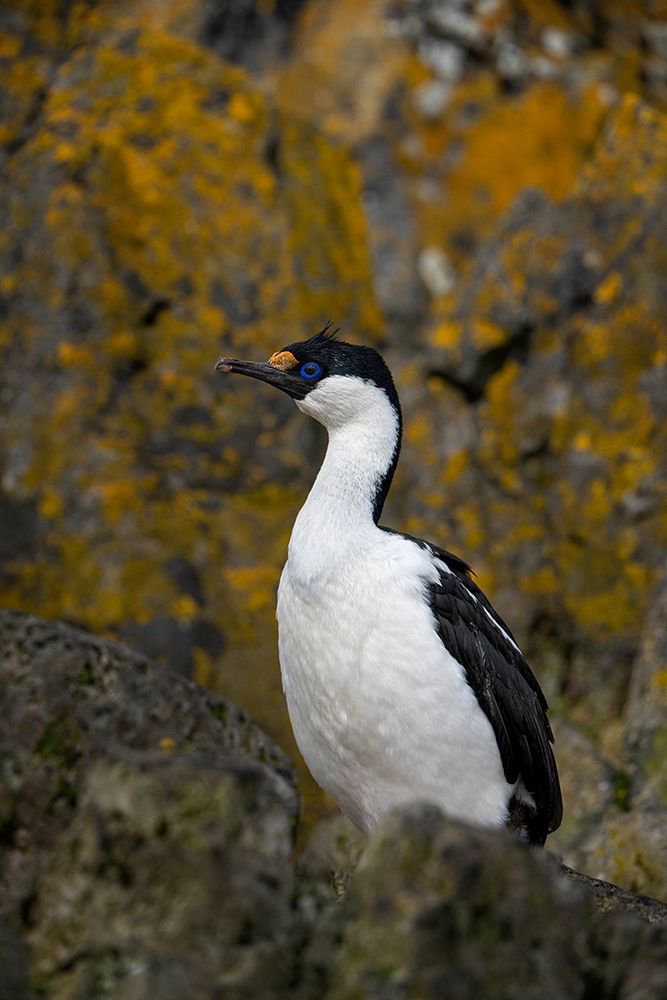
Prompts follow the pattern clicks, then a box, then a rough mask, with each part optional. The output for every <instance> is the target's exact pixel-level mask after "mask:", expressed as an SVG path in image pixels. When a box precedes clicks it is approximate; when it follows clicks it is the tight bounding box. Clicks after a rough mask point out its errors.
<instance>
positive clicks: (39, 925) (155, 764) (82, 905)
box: [30, 752, 294, 1000]
mask: <svg viewBox="0 0 667 1000" xmlns="http://www.w3.org/2000/svg"><path fill="white" fill-rule="evenodd" d="M293 818H294V816H293V798H292V792H291V788H290V787H289V786H288V785H287V783H286V782H285V781H283V780H282V779H281V778H279V777H278V776H277V775H276V774H275V773H272V772H271V771H270V770H269V769H268V768H266V767H263V766H261V765H259V764H257V763H255V762H252V761H245V762H241V761H239V760H238V759H233V760H227V761H225V760H224V759H222V757H221V755H218V756H217V758H216V757H215V756H214V755H212V754H210V753H208V754H207V753H202V752H200V753H195V752H190V753H177V754H174V755H173V756H171V757H160V756H159V755H156V754H150V753H146V752H143V753H141V752H133V753H129V752H124V753H122V754H119V755H118V756H117V758H116V759H113V758H110V759H108V760H105V761H100V762H98V763H97V764H95V765H93V766H92V767H91V768H90V770H89V772H88V775H87V777H86V780H85V783H84V787H83V789H82V794H81V803H80V806H79V808H78V810H77V814H76V818H75V819H74V821H73V823H72V824H71V826H70V827H69V828H68V829H67V830H64V831H63V832H62V834H61V836H60V837H59V838H58V841H57V843H56V844H55V847H54V850H53V853H52V855H51V860H50V865H49V871H48V872H47V873H46V874H45V875H44V877H43V878H42V880H41V883H40V888H39V894H38V900H37V903H36V905H35V906H34V907H33V910H32V912H31V924H32V928H31V932H30V944H31V947H32V953H33V956H34V961H33V981H34V983H35V986H36V988H37V990H38V992H39V990H40V988H41V989H45V990H47V991H48V996H49V997H52V998H53V1000H60V998H63V1000H64V998H66V997H67V998H69V997H72V996H80V997H87V998H93V997H97V996H108V995H111V996H118V997H123V998H129V997H132V998H137V1000H138V998H145V1000H149V998H151V997H156V996H160V997H164V998H165V1000H167V998H168V1000H180V998H182V997H184V996H187V997H188V998H193V1000H194V998H196V1000H199V998H201V1000H210V997H211V996H214V995H215V996H223V995H224V996H225V997H230V998H236V997H248V996H266V997H274V996H276V995H277V994H278V992H279V991H280V992H281V995H283V994H282V990H283V989H284V988H285V987H286V986H287V985H288V984H289V982H290V978H291V975H292V968H291V964H292V956H291V940H290V930H291V907H292V894H293V876H292V868H291V863H290V857H291V851H292V825H293Z"/></svg>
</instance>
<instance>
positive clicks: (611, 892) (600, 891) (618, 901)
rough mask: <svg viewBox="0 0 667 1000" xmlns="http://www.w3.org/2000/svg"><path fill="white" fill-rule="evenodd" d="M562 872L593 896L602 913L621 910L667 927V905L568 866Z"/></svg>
mask: <svg viewBox="0 0 667 1000" xmlns="http://www.w3.org/2000/svg"><path fill="white" fill-rule="evenodd" d="M560 871H561V874H562V875H564V876H565V878H568V879H572V880H573V881H574V882H577V883H579V885H581V886H584V887H585V888H586V889H587V890H588V891H589V892H590V893H591V894H592V896H593V899H594V901H595V904H596V906H597V907H598V909H599V910H600V912H602V913H609V912H611V910H621V911H623V912H625V913H631V914H634V915H635V916H637V917H641V919H642V920H646V921H647V922H648V923H649V924H658V925H660V926H667V903H663V902H661V900H659V899H653V898H652V897H650V896H638V895H637V894H636V893H634V892H629V891H628V890H627V889H622V888H621V887H620V886H618V885H614V884H613V883H612V882H605V881H604V880H603V879H599V878H593V877H592V876H590V875H584V874H583V872H575V871H573V870H572V868H568V867H567V865H561V868H560Z"/></svg>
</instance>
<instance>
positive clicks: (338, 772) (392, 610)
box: [277, 510, 512, 831]
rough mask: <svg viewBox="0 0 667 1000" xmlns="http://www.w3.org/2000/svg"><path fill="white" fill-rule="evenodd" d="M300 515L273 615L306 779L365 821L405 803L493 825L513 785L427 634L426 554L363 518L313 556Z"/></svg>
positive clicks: (460, 675)
mask: <svg viewBox="0 0 667 1000" xmlns="http://www.w3.org/2000/svg"><path fill="white" fill-rule="evenodd" d="M303 513H304V515H305V519H306V520H305V523H303V522H302V524H301V525H300V526H297V529H295V535H294V536H293V540H292V543H291V546H290V556H289V560H288V562H287V565H286V566H285V569H284V571H283V575H282V578H281V582H280V588H279V593H278V612H277V617H278V625H279V644H280V663H281V670H282V677H283V686H284V689H285V694H286V698H287V705H288V709H289V714H290V719H291V722H292V726H293V729H294V735H295V738H296V741H297V744H298V746H299V749H300V751H301V753H302V754H303V756H304V759H305V760H306V763H307V764H308V767H309V768H310V770H311V772H312V774H313V776H314V778H315V779H316V781H317V782H318V783H319V784H320V785H321V786H322V787H323V788H325V789H326V790H327V791H328V792H329V793H330V794H331V795H332V796H333V798H334V799H336V801H337V802H338V803H339V805H340V806H341V808H342V809H343V811H344V812H345V813H346V814H347V815H348V816H349V817H350V819H351V820H352V821H353V822H354V823H356V824H357V825H358V826H360V827H361V828H362V829H364V830H366V831H370V830H371V829H372V828H373V827H374V826H375V824H376V823H377V822H378V820H379V819H380V817H381V816H382V815H383V814H384V813H385V812H386V811H387V810H388V809H390V808H391V807H392V806H394V805H398V804H401V803H406V802H409V801H415V800H426V801H430V802H434V803H437V804H439V805H440V806H441V807H442V808H443V809H444V810H445V811H446V812H448V813H449V814H451V815H453V816H458V817H461V818H465V819H467V820H469V821H471V822H477V823H479V824H481V825H489V826H496V825H501V824H503V823H504V822H505V820H506V818H507V804H508V801H509V799H510V797H511V794H512V786H511V785H509V784H508V783H507V782H506V780H505V778H504V775H503V769H502V764H501V760H500V754H499V751H498V748H497V744H496V740H495V736H494V734H493V730H492V727H491V724H490V722H489V721H488V719H487V717H486V716H485V714H484V713H483V711H482V710H481V708H480V707H479V705H478V702H477V700H476V698H475V695H474V693H473V691H472V689H471V688H470V687H469V685H468V684H467V682H466V679H465V673H464V670H463V668H462V667H461V665H460V664H459V663H457V661H456V660H455V659H454V658H453V657H452V656H451V655H450V654H449V653H448V652H447V650H446V648H445V647H444V645H443V644H442V642H441V640H440V638H439V636H438V635H437V633H436V631H435V627H434V619H433V617H432V615H431V612H430V609H429V607H428V604H427V601H426V600H425V588H426V586H427V583H428V581H429V580H433V579H434V572H435V571H434V568H433V565H432V561H431V556H430V555H429V554H428V553H427V552H425V551H424V550H422V549H421V548H420V547H419V546H418V545H416V544H415V543H413V542H411V541H409V540H408V539H405V538H402V537H401V536H397V535H391V534H388V533H386V532H383V531H381V530H380V529H379V528H377V527H376V526H375V525H374V524H371V525H368V526H366V527H364V528H363V530H362V529H359V530H353V531H350V532H347V533H345V535H343V536H342V537H341V538H340V540H339V544H338V545H337V546H336V548H335V551H336V558H335V559H333V560H329V561H325V560H322V559H318V558H311V557H310V552H309V546H316V545H317V534H316V533H313V531H311V530H309V525H308V522H307V517H308V515H307V512H306V511H305V510H304V512H303ZM311 527H312V526H311ZM329 551H332V550H331V549H330V550H329Z"/></svg>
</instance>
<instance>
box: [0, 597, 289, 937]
mask: <svg viewBox="0 0 667 1000" xmlns="http://www.w3.org/2000/svg"><path fill="white" fill-rule="evenodd" d="M0 706H1V711H2V719H3V725H2V736H1V744H2V757H3V770H2V775H1V776H0V826H1V827H2V830H3V838H2V843H3V865H2V869H1V873H2V875H1V877H2V893H0V896H1V900H2V902H1V907H2V917H3V918H4V919H5V920H7V921H14V922H16V921H20V914H21V912H22V909H23V908H24V907H25V906H27V905H28V904H29V901H30V899H31V898H32V894H33V891H34V886H35V881H36V879H38V877H39V875H40V873H41V872H42V870H43V869H44V867H45V866H46V867H47V868H48V865H49V861H48V858H49V852H50V850H51V849H52V847H53V845H54V843H55V841H56V839H57V838H58V837H59V836H60V834H61V833H62V832H63V831H64V830H65V829H67V827H68V826H69V824H70V822H71V821H72V819H73V817H74V816H75V815H76V813H77V810H78V809H79V808H80V804H81V802H80V800H81V797H82V795H83V790H84V787H85V786H86V782H87V776H88V771H89V770H90V769H91V768H92V767H93V766H94V765H95V764H96V763H97V762H99V761H100V760H102V761H104V760H106V759H107V758H109V757H110V756H111V757H113V755H114V754H116V753H117V751H118V750H119V749H125V750H132V751H136V752H145V753H147V754H149V755H150V754H156V755H158V756H160V755H162V756H163V757H164V758H170V757H171V756H173V755H176V756H179V755H180V754H183V753H191V752H198V753H201V754H204V755H209V757H210V758H211V759H212V760H213V761H214V762H215V761H218V762H220V761H222V762H224V761H225V760H226V759H227V758H229V757H233V758H239V759H244V760H248V761H254V762H257V764H258V769H259V770H262V769H265V770H266V771H267V774H269V775H271V776H272V777H273V780H274V782H275V784H276V787H277V788H280V789H282V793H283V795H284V796H285V798H286V801H289V808H290V809H291V815H292V821H294V816H295V813H296V795H295V780H294V772H293V767H292V764H291V762H290V761H289V760H288V759H287V758H286V757H285V755H284V754H283V753H282V752H281V751H280V750H279V749H278V748H277V747H276V746H275V744H274V743H273V742H272V741H271V740H270V739H269V737H267V736H266V735H265V734H264V733H263V732H262V731H261V730H260V729H259V728H258V727H257V726H256V725H255V724H254V723H253V722H252V721H251V719H250V718H249V717H248V716H247V715H246V713H245V712H243V711H242V710H241V709H239V708H237V707H236V706H235V705H233V704H231V703H230V702H226V701H223V700H222V699H220V698H217V697H216V696H215V695H212V694H210V693H209V692H207V691H205V690H204V689H203V688H201V687H199V686H198V685H196V684H195V683H193V682H192V681H188V680H186V679H185V678H182V677H179V676H177V675H175V674H172V673H170V672H169V671H167V670H164V669H163V668H161V667H158V666H155V665H154V664H152V663H150V662H149V661H148V660H146V659H145V658H144V657H142V656H140V655H138V654H136V653H133V652H132V651H130V650H129V649H127V648H125V647H123V646H120V645H118V644H116V643H113V642H108V641H105V640H102V639H98V638H95V637H93V636H90V635H87V634H85V633H82V632H80V631H78V630H76V629H72V628H68V627H67V626H65V625H62V624H59V623H55V622H46V621H43V620H40V619H37V618H33V617H32V616H30V615H25V614H20V613H14V612H9V611H2V612H0ZM268 780H269V779H268V778H267V781H268Z"/></svg>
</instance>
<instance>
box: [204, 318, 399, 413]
mask: <svg viewBox="0 0 667 1000" xmlns="http://www.w3.org/2000/svg"><path fill="white" fill-rule="evenodd" d="M215 370H216V371H217V372H236V373H238V374H239V375H248V376H250V378H255V379H259V380H260V381H262V382H266V383H267V384H268V385H272V386H275V388H276V389H280V390H281V391H282V392H285V393H287V395H288V396H291V397H292V399H294V400H295V402H296V405H297V406H298V407H299V409H300V410H301V411H302V412H303V413H306V414H308V416H311V417H313V418H314V419H315V420H317V421H319V422H320V423H321V424H324V426H325V427H327V428H328V429H332V428H334V427H338V426H341V425H344V424H346V423H349V422H352V421H355V422H356V421H359V420H363V419H364V416H365V415H367V414H369V415H370V411H372V410H373V409H374V406H373V404H374V402H375V401H377V399H378V394H382V397H381V398H383V399H384V400H385V402H389V403H390V404H391V406H392V407H393V409H394V412H395V418H396V420H397V424H398V426H399V427H400V420H401V416H400V413H401V411H400V405H399V402H398V395H397V393H396V389H395V387H394V382H393V379H392V377H391V373H390V371H389V369H388V368H387V366H386V364H385V363H384V361H383V359H382V358H381V356H380V355H379V354H378V352H377V351H376V350H374V349H373V348H372V347H359V346H357V345H356V344H348V343H346V342H345V341H343V340H338V339H337V338H336V335H335V331H332V330H331V328H330V325H327V326H325V327H324V329H323V330H320V331H319V333H316V334H315V336H314V337H311V338H310V339H309V340H302V341H298V342H296V343H293V344H288V345H287V346H286V347H283V348H282V349H281V350H279V351H276V353H275V354H272V355H271V357H270V358H269V360H268V362H258V361H241V360H238V359H237V358H219V359H218V361H217V362H216V365H215Z"/></svg>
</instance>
